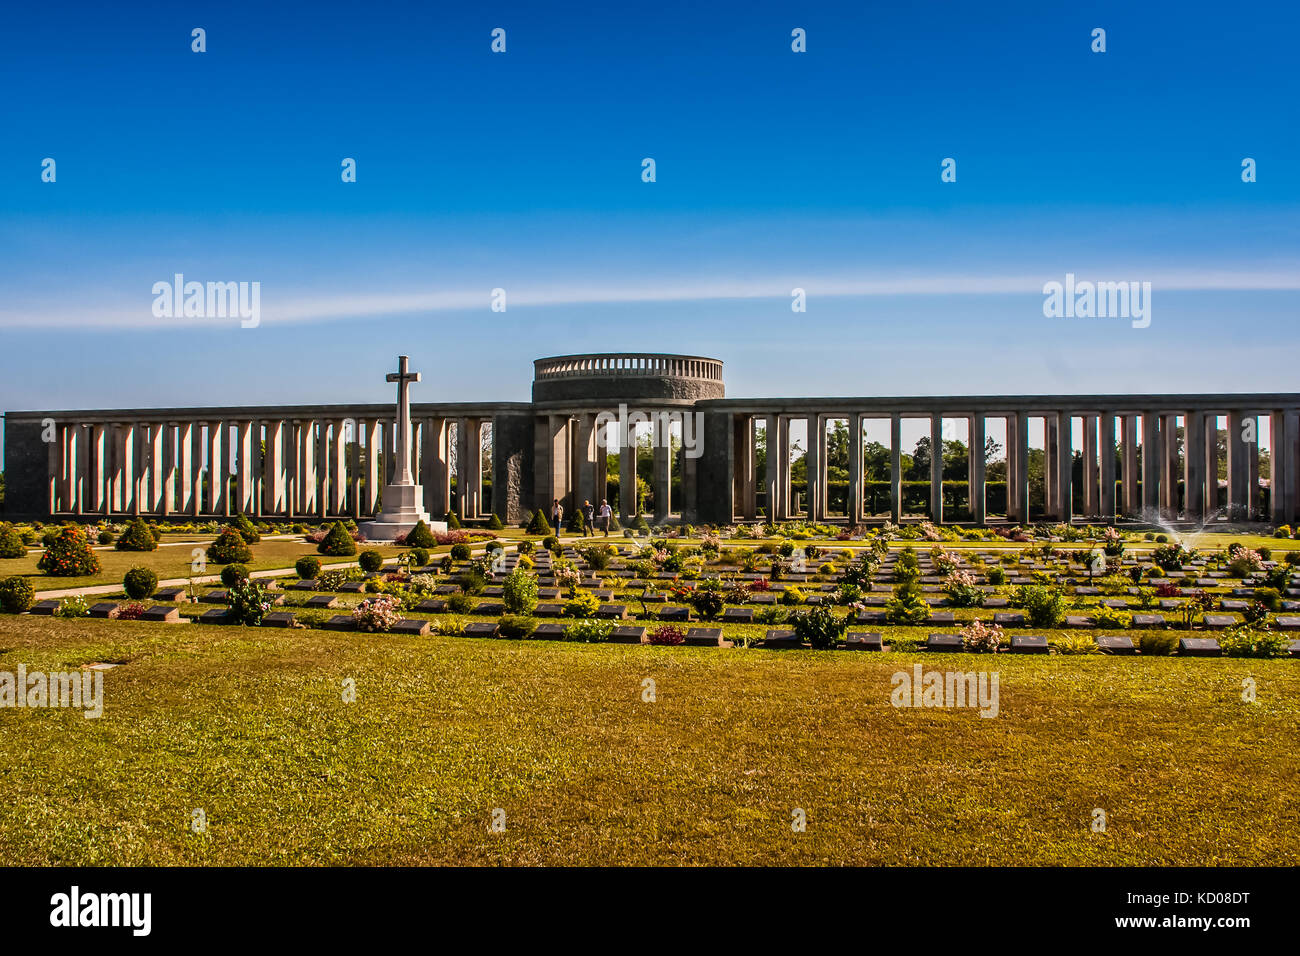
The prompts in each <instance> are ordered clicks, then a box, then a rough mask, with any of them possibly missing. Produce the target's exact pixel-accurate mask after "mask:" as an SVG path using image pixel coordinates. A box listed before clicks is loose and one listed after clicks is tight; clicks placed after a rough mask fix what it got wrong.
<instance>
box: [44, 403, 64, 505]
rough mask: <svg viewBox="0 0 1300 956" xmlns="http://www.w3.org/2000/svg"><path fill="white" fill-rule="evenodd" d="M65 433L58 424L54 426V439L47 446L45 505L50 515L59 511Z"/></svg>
mask: <svg viewBox="0 0 1300 956" xmlns="http://www.w3.org/2000/svg"><path fill="white" fill-rule="evenodd" d="M63 453H64V446H63V434H62V429H61V428H59V427H58V426H57V425H56V426H55V427H54V441H52V442H47V443H46V446H45V473H46V474H45V479H46V480H45V507H46V510H48V511H49V513H50V516H51V517H53V516H54V515H56V514H58V511H59V486H60V480H59V469H60V468H62V466H63Z"/></svg>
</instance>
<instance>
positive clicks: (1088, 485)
mask: <svg viewBox="0 0 1300 956" xmlns="http://www.w3.org/2000/svg"><path fill="white" fill-rule="evenodd" d="M1083 513H1084V515H1086V516H1089V517H1093V516H1096V515H1097V514H1100V513H1101V508H1100V506H1099V505H1098V503H1097V416H1096V415H1084V416H1083Z"/></svg>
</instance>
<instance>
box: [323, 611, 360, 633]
mask: <svg viewBox="0 0 1300 956" xmlns="http://www.w3.org/2000/svg"><path fill="white" fill-rule="evenodd" d="M356 624H357V622H356V621H355V620H353V618H352V615H351V614H335V615H334V616H333V617H331V618H330V619H329V620H328V621H326V622H325V623H324V624H322V625H321V627H323V628H324V629H325V630H327V631H351V630H354V629H355V628H356Z"/></svg>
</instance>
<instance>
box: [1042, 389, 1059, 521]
mask: <svg viewBox="0 0 1300 956" xmlns="http://www.w3.org/2000/svg"><path fill="white" fill-rule="evenodd" d="M1056 436H1057V420H1056V416H1055V415H1054V414H1052V413H1050V412H1049V413H1048V414H1046V415H1044V416H1043V516H1044V517H1047V518H1057V517H1059V515H1060V500H1059V495H1058V481H1057V479H1058V478H1059V476H1060V469H1059V468H1058V467H1057V463H1056V451H1057V437H1056Z"/></svg>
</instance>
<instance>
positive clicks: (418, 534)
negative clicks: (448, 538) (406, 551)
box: [406, 519, 438, 548]
mask: <svg viewBox="0 0 1300 956" xmlns="http://www.w3.org/2000/svg"><path fill="white" fill-rule="evenodd" d="M437 543H438V539H437V538H435V537H434V536H433V532H432V531H430V530H429V526H428V525H427V524H425V523H424V521H423V519H421V520H420V521H417V522H416V523H415V527H414V528H412V529H411V530H410V531H408V532H407V533H406V546H407V547H408V548H432V547H434V546H435V545H437Z"/></svg>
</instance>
